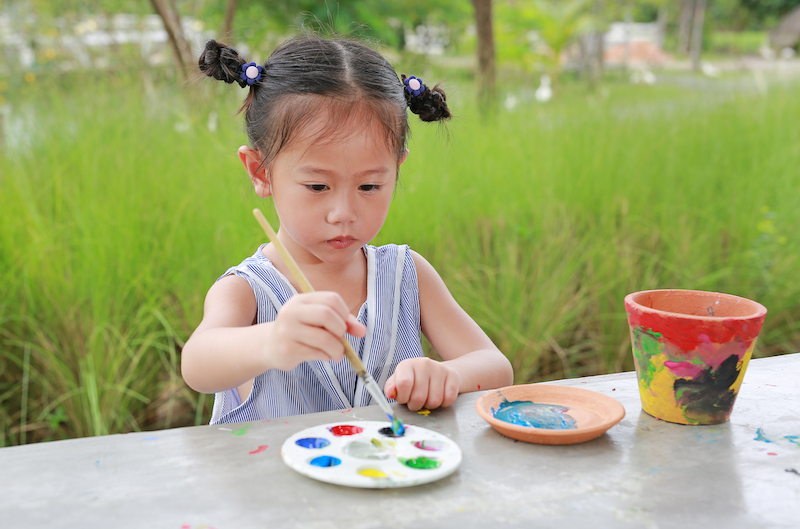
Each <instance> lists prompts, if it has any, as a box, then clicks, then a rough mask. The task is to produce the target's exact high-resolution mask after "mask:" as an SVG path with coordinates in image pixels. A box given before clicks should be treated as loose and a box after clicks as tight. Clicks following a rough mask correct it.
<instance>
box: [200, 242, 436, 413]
mask: <svg viewBox="0 0 800 529" xmlns="http://www.w3.org/2000/svg"><path fill="white" fill-rule="evenodd" d="M263 247H264V246H262V247H260V248H259V249H258V251H257V252H256V253H255V254H254V255H253V256H252V257H248V258H247V259H245V260H244V261H243V262H242V263H241V264H240V265H239V266H235V267H232V268H230V269H228V271H227V272H225V274H223V276H222V277H225V276H226V275H230V274H235V275H237V276H239V277H241V278H244V279H245V280H246V281H247V282H248V283H249V284H250V287H251V288H252V289H253V293H254V294H255V297H256V304H257V306H258V313H257V322H258V323H264V322H269V321H274V320H275V318H276V317H277V315H278V311H279V310H280V308H281V307H282V306H283V304H284V303H286V301H287V300H288V299H289V298H290V297H292V296H293V295H295V294H296V293H297V291H296V290H295V289H294V287H292V285H291V284H290V283H289V281H288V280H287V279H286V278H285V277H284V276H283V274H281V273H280V272H279V271H278V270H277V269H276V268H275V267H274V266H273V265H272V263H271V262H270V261H269V259H267V258H266V257H264V254H263V253H262V252H261V250H262V249H263ZM364 252H365V254H366V256H367V301H366V302H365V303H364V304H363V305H362V306H361V310H360V311H359V313H358V321H360V322H361V323H363V324H364V325H366V327H367V335H366V336H365V337H364V338H356V337H354V336H350V335H349V334H348V335H347V340H348V341H349V342H350V345H352V346H353V350H354V351H355V352H356V354H358V356H359V357H361V361H362V362H363V363H364V366H365V367H366V369H367V371H369V372H370V373H371V374H372V376H373V378H374V379H375V381H376V382H377V383H378V386H379V387H380V388H383V386H384V384H385V383H386V379H387V378H389V376H391V374H392V373H393V372H394V370H395V368H396V367H397V364H399V363H400V362H401V361H403V360H405V359H407V358H416V357H420V356H424V354H423V352H422V344H421V342H420V320H419V289H418V286H417V270H416V267H415V266H414V260H413V258H412V256H411V251H410V250H409V248H408V246H405V245H403V246H398V245H394V244H388V245H386V246H380V247H375V246H370V245H367V246H365V247H364ZM371 401H372V397H371V395H370V394H369V392H368V391H367V388H366V387H365V386H364V384H363V383H362V381H361V379H360V378H359V377H358V376H357V375H356V372H355V370H354V369H353V367H352V366H351V365H350V363H349V362H347V361H346V360H344V361H342V362H320V361H318V360H312V361H308V362H303V363H301V364H300V365H298V366H297V367H296V368H294V369H292V370H291V371H281V370H278V369H270V370H268V371H266V372H264V373H261V374H260V375H258V376H257V377H255V380H254V382H253V389H252V391H251V392H250V395H249V396H248V397H247V399H246V400H245V401H244V402H242V401H241V399H240V398H239V392H238V391H237V389H236V388H233V389H229V390H227V391H222V392H219V393H217V394H216V395H215V396H214V409H213V411H212V414H211V424H219V423H234V422H245V421H253V420H260V419H272V418H275V417H285V416H288V415H299V414H302V413H314V412H320V411H330V410H338V409H348V408H352V407H356V406H367V405H369V404H371Z"/></svg>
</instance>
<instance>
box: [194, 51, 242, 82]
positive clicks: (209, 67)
mask: <svg viewBox="0 0 800 529" xmlns="http://www.w3.org/2000/svg"><path fill="white" fill-rule="evenodd" d="M246 63H247V61H246V60H244V58H242V56H241V55H239V52H238V51H236V49H235V48H232V47H230V46H227V45H226V44H223V43H221V42H217V41H216V40H214V39H211V40H209V41H208V42H206V47H205V49H204V50H203V53H201V54H200V60H199V61H198V62H197V64H198V66H199V67H200V71H201V72H203V73H205V74H206V75H207V76H209V77H213V78H214V79H217V80H218V81H225V82H226V83H228V84H230V83H233V82H236V83H239V86H241V87H242V88H244V87H246V86H247V85H248V82H247V79H246V78H245V77H244V76H243V75H242V66H243V65H245V64H246ZM249 84H252V83H249Z"/></svg>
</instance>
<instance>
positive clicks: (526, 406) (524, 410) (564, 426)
mask: <svg viewBox="0 0 800 529" xmlns="http://www.w3.org/2000/svg"><path fill="white" fill-rule="evenodd" d="M568 411H569V408H566V407H564V406H559V405H557V404H537V403H536V402H531V401H529V400H524V401H523V400H515V401H514V402H509V401H508V400H506V398H505V397H503V402H501V403H500V406H499V407H498V408H497V409H496V410H495V409H494V408H492V416H494V418H495V419H499V420H501V421H505V422H508V423H511V424H516V425H518V426H529V427H531V428H546V429H548V430H569V429H573V428H577V425H576V424H575V419H573V418H572V417H571V416H569V415H567V413H566V412H568Z"/></svg>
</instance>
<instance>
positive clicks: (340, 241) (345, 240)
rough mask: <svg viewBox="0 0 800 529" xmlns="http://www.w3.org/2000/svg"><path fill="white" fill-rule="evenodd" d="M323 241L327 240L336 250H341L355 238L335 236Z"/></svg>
mask: <svg viewBox="0 0 800 529" xmlns="http://www.w3.org/2000/svg"><path fill="white" fill-rule="evenodd" d="M325 242H327V243H328V244H329V245H330V246H331V247H333V248H334V249H336V250H343V249H344V248H347V247H348V246H350V245H351V244H353V243H354V242H356V240H355V239H354V238H352V237H336V238H335V239H328V240H327V241H325Z"/></svg>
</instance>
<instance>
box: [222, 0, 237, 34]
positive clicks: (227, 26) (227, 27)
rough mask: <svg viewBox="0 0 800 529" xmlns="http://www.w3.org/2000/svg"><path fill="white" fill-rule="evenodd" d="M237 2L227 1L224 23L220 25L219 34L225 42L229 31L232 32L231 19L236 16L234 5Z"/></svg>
mask: <svg viewBox="0 0 800 529" xmlns="http://www.w3.org/2000/svg"><path fill="white" fill-rule="evenodd" d="M237 3H238V2H237V0H228V6H227V7H226V8H225V22H224V24H223V25H222V33H220V36H221V38H223V39H226V40H225V42H228V40H233V39H230V34H231V31H233V18H234V17H235V16H236V4H237Z"/></svg>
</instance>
